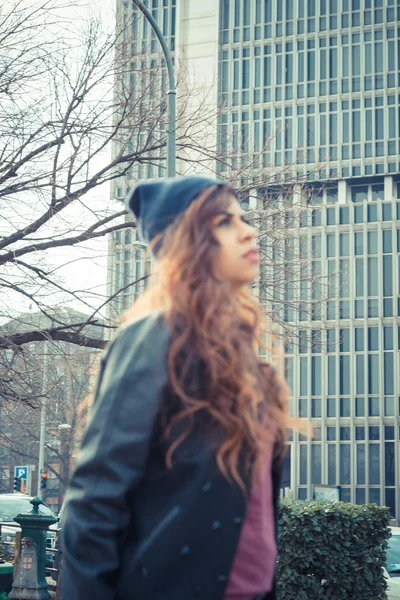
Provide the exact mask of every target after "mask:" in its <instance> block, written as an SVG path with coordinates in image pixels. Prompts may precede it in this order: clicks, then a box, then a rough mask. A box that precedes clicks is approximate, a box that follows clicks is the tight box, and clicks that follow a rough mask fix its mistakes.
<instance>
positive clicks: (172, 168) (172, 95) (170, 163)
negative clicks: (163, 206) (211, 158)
mask: <svg viewBox="0 0 400 600" xmlns="http://www.w3.org/2000/svg"><path fill="white" fill-rule="evenodd" d="M133 1H134V3H135V4H136V6H137V7H138V8H139V10H141V11H142V13H143V14H144V16H145V18H146V19H147V20H148V21H149V23H150V25H151V26H152V28H153V29H154V32H155V34H156V36H157V37H158V39H159V41H160V44H161V47H162V49H163V52H164V55H165V60H166V63H167V69H168V78H169V90H168V92H167V99H168V128H167V176H168V177H174V176H175V173H176V132H175V128H176V88H175V74H174V65H173V63H172V55H171V51H170V49H169V48H168V45H167V42H166V39H165V37H164V36H163V33H162V31H161V29H160V27H159V26H158V23H157V21H156V20H155V19H154V17H153V15H152V14H151V12H150V11H149V10H148V9H147V8H146V6H145V5H144V4H143V2H141V0H133Z"/></svg>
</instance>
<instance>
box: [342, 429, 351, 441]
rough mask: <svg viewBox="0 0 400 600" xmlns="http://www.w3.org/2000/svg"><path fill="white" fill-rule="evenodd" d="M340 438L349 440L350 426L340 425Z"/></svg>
mask: <svg viewBox="0 0 400 600" xmlns="http://www.w3.org/2000/svg"><path fill="white" fill-rule="evenodd" d="M340 439H341V440H342V441H350V427H340Z"/></svg>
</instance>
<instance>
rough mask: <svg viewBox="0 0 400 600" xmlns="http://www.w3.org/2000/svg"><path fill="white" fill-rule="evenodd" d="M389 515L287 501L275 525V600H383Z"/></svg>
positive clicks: (352, 506)
mask: <svg viewBox="0 0 400 600" xmlns="http://www.w3.org/2000/svg"><path fill="white" fill-rule="evenodd" d="M389 522H390V515H389V509H388V508H386V507H378V506H376V505H375V504H368V505H356V504H350V503H345V502H322V501H320V500H318V501H310V500H306V501H300V500H297V501H295V500H286V499H284V500H283V501H282V502H281V507H280V520H279V536H278V540H279V541H278V545H279V560H278V598H279V600H317V599H324V600H329V599H331V600H383V599H384V598H385V597H386V596H385V589H386V582H385V578H384V576H383V573H382V567H383V566H384V565H385V549H386V547H387V540H388V538H389V536H390V530H389V529H388V526H389Z"/></svg>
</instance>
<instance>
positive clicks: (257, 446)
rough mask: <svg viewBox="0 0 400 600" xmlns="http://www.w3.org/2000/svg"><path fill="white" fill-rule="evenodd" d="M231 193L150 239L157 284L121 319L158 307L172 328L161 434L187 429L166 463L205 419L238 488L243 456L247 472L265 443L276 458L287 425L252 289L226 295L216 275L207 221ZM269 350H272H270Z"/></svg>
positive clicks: (228, 290) (209, 197)
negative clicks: (198, 369)
mask: <svg viewBox="0 0 400 600" xmlns="http://www.w3.org/2000/svg"><path fill="white" fill-rule="evenodd" d="M233 196H234V191H233V190H232V189H231V188H230V187H228V186H225V185H220V186H213V187H210V188H208V189H207V190H206V191H205V192H203V193H202V194H200V195H199V196H198V198H196V199H195V200H194V201H193V202H192V203H191V205H190V206H189V207H188V208H187V209H186V211H185V212H184V213H183V214H182V215H181V216H180V217H179V218H178V219H176V220H175V222H174V223H173V225H171V226H170V227H169V228H168V229H167V230H166V232H165V234H164V235H163V237H162V239H158V240H156V242H155V244H157V245H160V244H162V245H161V250H160V251H159V254H158V259H159V260H158V269H157V281H156V283H155V284H154V285H153V286H152V287H150V288H149V289H148V290H147V291H146V292H145V293H144V295H143V296H142V297H141V298H140V299H139V300H138V301H137V302H136V303H135V304H134V305H133V307H132V308H131V310H130V311H129V312H128V313H127V315H126V316H125V319H124V320H125V321H127V320H128V321H129V320H131V319H133V318H136V317H137V316H139V315H140V314H141V313H143V312H145V311H147V310H149V309H156V308H158V309H160V308H161V309H162V311H163V313H164V315H165V318H166V320H167V323H168V325H169V328H170V332H171V339H170V346H169V352H168V371H169V380H170V386H171V388H172V390H173V392H174V395H175V397H176V398H177V399H178V402H179V404H180V407H179V410H178V412H176V413H175V414H174V416H173V417H172V418H171V420H170V421H169V423H168V424H167V425H166V427H165V432H164V433H165V435H166V436H167V437H168V436H169V435H170V434H171V431H172V428H173V427H174V425H176V424H177V423H178V422H182V421H183V422H184V423H186V424H187V427H186V428H185V430H184V432H183V433H182V434H181V435H180V436H179V437H178V438H177V439H175V440H174V441H173V442H171V444H170V446H169V450H168V453H167V465H168V466H171V465H172V461H173V454H174V451H175V449H176V448H177V446H178V445H179V444H180V443H181V442H182V441H183V440H184V439H185V437H186V436H187V435H188V434H189V433H190V430H191V427H192V426H193V422H194V417H195V416H196V415H198V414H201V413H203V414H207V416H208V417H211V419H212V421H213V422H214V424H215V425H217V427H218V429H219V430H220V432H222V434H223V435H222V438H221V439H222V441H221V443H220V444H219V447H218V448H217V453H216V460H217V464H218V467H219V469H220V471H221V473H222V474H223V475H224V476H225V477H227V478H228V479H233V480H235V481H236V482H237V483H238V484H239V485H240V487H242V488H244V483H243V479H242V477H241V475H240V473H239V463H241V461H242V459H243V458H244V459H245V466H246V468H252V467H253V466H254V465H255V464H256V465H257V464H259V465H260V467H261V465H262V464H263V462H264V459H265V458H266V452H263V448H266V444H270V446H269V447H270V448H272V447H273V448H274V449H273V451H274V454H275V456H278V457H281V458H282V457H283V455H284V452H285V447H286V444H285V442H286V440H287V427H288V426H289V425H290V421H291V420H290V417H289V415H288V403H287V398H288V388H287V385H286V382H285V381H284V380H283V379H282V378H280V377H279V376H278V373H277V370H276V369H275V368H274V367H273V366H272V364H270V363H262V362H261V361H260V358H259V350H260V347H261V346H262V343H261V338H264V337H265V336H264V335H263V334H265V333H267V336H268V335H269V336H270V334H269V332H268V329H267V328H266V325H265V322H264V319H263V317H262V314H261V310H260V307H259V305H258V302H257V301H256V299H255V298H254V297H253V294H252V292H251V291H250V289H247V288H245V287H243V288H241V289H240V290H239V291H232V287H231V286H230V285H229V283H227V282H223V281H220V280H219V279H218V277H217V276H216V274H215V269H214V265H215V262H216V259H217V256H218V252H219V244H218V242H217V241H216V239H215V237H214V236H213V233H212V227H211V223H212V221H213V219H214V217H216V216H217V215H218V214H219V213H221V212H222V211H224V210H227V208H228V207H229V206H230V204H231V203H232V198H233ZM270 339H271V336H270ZM269 349H270V350H271V352H272V353H274V350H273V348H272V345H269ZM196 361H197V362H200V364H202V365H203V366H204V369H203V371H204V378H203V381H206V385H205V387H204V389H203V390H202V392H200V390H196V392H195V395H193V392H192V393H191V392H190V391H188V389H189V390H190V387H189V388H188V385H187V382H188V378H189V379H190V373H191V368H192V366H193V364H195V363H196ZM270 451H272V450H270ZM256 471H258V469H254V472H256Z"/></svg>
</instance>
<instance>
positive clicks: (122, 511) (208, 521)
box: [60, 312, 280, 600]
mask: <svg viewBox="0 0 400 600" xmlns="http://www.w3.org/2000/svg"><path fill="white" fill-rule="evenodd" d="M168 345H169V332H168V329H167V326H166V323H165V321H164V319H163V317H162V315H161V314H160V313H159V312H152V313H149V314H147V315H146V316H144V317H142V318H140V319H139V320H137V321H136V322H134V323H132V324H130V325H129V326H127V327H126V328H125V329H123V330H122V331H121V332H120V334H119V335H118V337H117V338H116V339H115V340H114V342H113V343H112V344H110V346H109V349H108V351H107V353H106V354H105V356H104V358H103V360H102V364H101V371H100V378H99V383H98V388H97V392H96V397H95V402H94V408H93V414H92V418H91V422H90V425H89V428H88V431H87V434H86V436H85V439H84V441H83V445H82V449H81V452H80V455H79V458H78V461H77V466H76V470H75V473H74V475H73V477H72V481H71V486H70V490H69V493H68V498H67V504H66V508H65V516H64V519H63V535H62V547H63V552H64V557H65V565H64V572H63V577H62V581H61V582H60V583H61V590H62V598H63V600H87V599H88V598H89V599H91V600H190V599H195V598H197V599H201V598H203V599H204V600H222V598H223V595H224V590H225V586H226V583H227V580H228V577H229V573H230V570H231V566H232V562H233V558H234V555H235V550H236V546H237V542H238V539H239V535H240V531H241V526H242V523H243V519H244V518H245V515H246V505H247V499H246V495H245V494H244V493H243V492H242V491H241V490H240V489H239V487H238V486H236V485H233V484H231V483H229V482H227V481H226V479H224V477H222V476H221V474H220V472H219V471H218V469H217V466H216V463H215V453H214V452H213V451H212V450H210V447H209V444H208V443H207V440H206V439H205V437H206V436H204V435H203V434H202V431H201V430H200V431H197V432H194V433H193V434H192V435H191V436H190V437H189V438H188V439H187V440H186V441H185V442H184V443H183V444H181V445H180V446H179V447H178V450H177V452H176V454H175V455H174V457H175V460H174V467H173V469H172V470H168V469H166V467H165V448H163V447H162V446H159V445H156V444H155V443H154V439H155V437H156V436H155V435H154V431H155V427H156V425H157V417H158V415H159V411H160V407H161V406H163V405H164V403H166V402H167V400H168V393H169V392H168V387H167V369H166V356H167V351H168ZM279 475H280V468H279V467H278V465H275V466H274V469H273V485H274V497H275V511H276V505H277V499H278V494H279ZM247 483H248V482H247ZM275 514H276V512H275ZM269 597H270V598H271V600H274V599H275V593H274V592H273V593H272V594H271V595H270V596H269Z"/></svg>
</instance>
